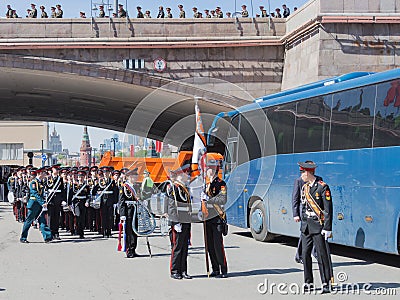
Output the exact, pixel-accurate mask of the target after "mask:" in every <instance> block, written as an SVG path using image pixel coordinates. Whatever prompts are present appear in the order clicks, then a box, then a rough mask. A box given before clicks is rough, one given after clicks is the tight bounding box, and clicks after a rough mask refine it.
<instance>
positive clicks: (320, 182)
mask: <svg viewBox="0 0 400 300" xmlns="http://www.w3.org/2000/svg"><path fill="white" fill-rule="evenodd" d="M318 183H319V184H320V185H322V186H325V185H326V183H325V182H323V181H322V180H320V181H318Z"/></svg>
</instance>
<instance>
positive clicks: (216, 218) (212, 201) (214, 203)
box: [201, 158, 228, 278]
mask: <svg viewBox="0 0 400 300" xmlns="http://www.w3.org/2000/svg"><path fill="white" fill-rule="evenodd" d="M218 171H219V162H218V161H217V160H215V159H212V158H211V159H207V171H206V174H207V180H208V181H209V182H208V183H207V187H206V192H205V193H202V196H201V199H202V200H203V201H206V202H207V209H208V213H209V216H208V219H207V220H206V231H207V246H208V254H209V255H210V260H211V265H212V269H213V271H212V273H211V276H212V277H218V278H226V277H228V264H227V262H226V256H225V249H224V242H223V233H224V230H225V226H227V225H226V215H225V212H224V209H223V206H224V204H225V203H226V201H227V197H226V183H225V182H224V181H223V180H221V179H220V178H219V177H218Z"/></svg>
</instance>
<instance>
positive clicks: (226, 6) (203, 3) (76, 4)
mask: <svg viewBox="0 0 400 300" xmlns="http://www.w3.org/2000/svg"><path fill="white" fill-rule="evenodd" d="M101 2H103V3H107V2H108V3H110V4H113V3H114V0H93V1H90V0H0V4H1V5H0V7H1V8H3V12H2V13H1V17H4V15H5V12H6V6H7V4H10V5H11V7H12V8H14V9H16V10H17V14H18V15H19V16H20V17H25V16H26V10H27V9H28V8H30V4H31V3H35V4H36V5H37V9H38V10H39V6H40V5H44V6H45V7H46V11H47V13H48V14H49V15H50V7H51V6H55V5H56V4H61V6H62V9H63V11H64V17H65V18H75V17H79V12H80V11H84V12H85V13H86V16H88V17H90V16H91V14H90V13H91V3H101ZM306 2H307V0H270V3H271V11H273V10H274V9H275V8H276V7H279V8H281V7H282V4H286V5H287V6H288V7H289V8H290V9H291V10H292V11H293V7H295V6H297V7H300V6H302V5H303V4H304V3H306ZM119 3H120V4H123V5H124V7H125V8H126V7H127V8H128V13H130V15H132V16H136V13H135V12H136V6H138V5H139V6H141V7H142V8H143V11H145V10H150V11H151V15H152V16H153V17H156V16H157V11H158V6H159V5H162V6H164V8H165V7H167V6H169V7H171V12H172V14H173V15H174V16H177V15H178V7H177V6H178V4H182V5H183V6H184V9H185V10H186V15H187V16H188V15H189V16H190V14H189V13H190V11H191V8H192V7H193V6H196V7H197V8H198V9H199V10H200V11H203V10H204V9H210V10H211V9H215V7H216V6H220V7H221V8H222V11H223V12H227V11H230V12H234V11H240V10H241V8H240V6H241V5H242V4H246V5H247V10H248V11H249V13H250V15H251V3H253V11H254V15H255V14H256V13H259V8H258V7H259V6H260V5H263V6H264V7H265V8H266V9H268V0H252V1H251V0H219V1H215V0H135V1H132V0H119ZM126 3H128V5H127V6H126ZM235 3H236V10H235Z"/></svg>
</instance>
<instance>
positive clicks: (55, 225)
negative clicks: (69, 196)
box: [48, 203, 61, 236]
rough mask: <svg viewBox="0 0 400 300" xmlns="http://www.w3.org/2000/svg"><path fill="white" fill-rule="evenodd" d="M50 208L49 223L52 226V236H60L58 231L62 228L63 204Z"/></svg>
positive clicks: (56, 204)
mask: <svg viewBox="0 0 400 300" xmlns="http://www.w3.org/2000/svg"><path fill="white" fill-rule="evenodd" d="M48 208H49V209H48V221H49V224H50V230H51V234H52V235H53V236H55V235H58V230H59V227H60V214H61V203H55V204H49V205H48Z"/></svg>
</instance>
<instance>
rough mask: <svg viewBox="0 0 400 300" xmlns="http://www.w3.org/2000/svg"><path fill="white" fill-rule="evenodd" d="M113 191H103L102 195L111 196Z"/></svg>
mask: <svg viewBox="0 0 400 300" xmlns="http://www.w3.org/2000/svg"><path fill="white" fill-rule="evenodd" d="M112 193H113V191H105V192H104V193H103V194H112Z"/></svg>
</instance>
